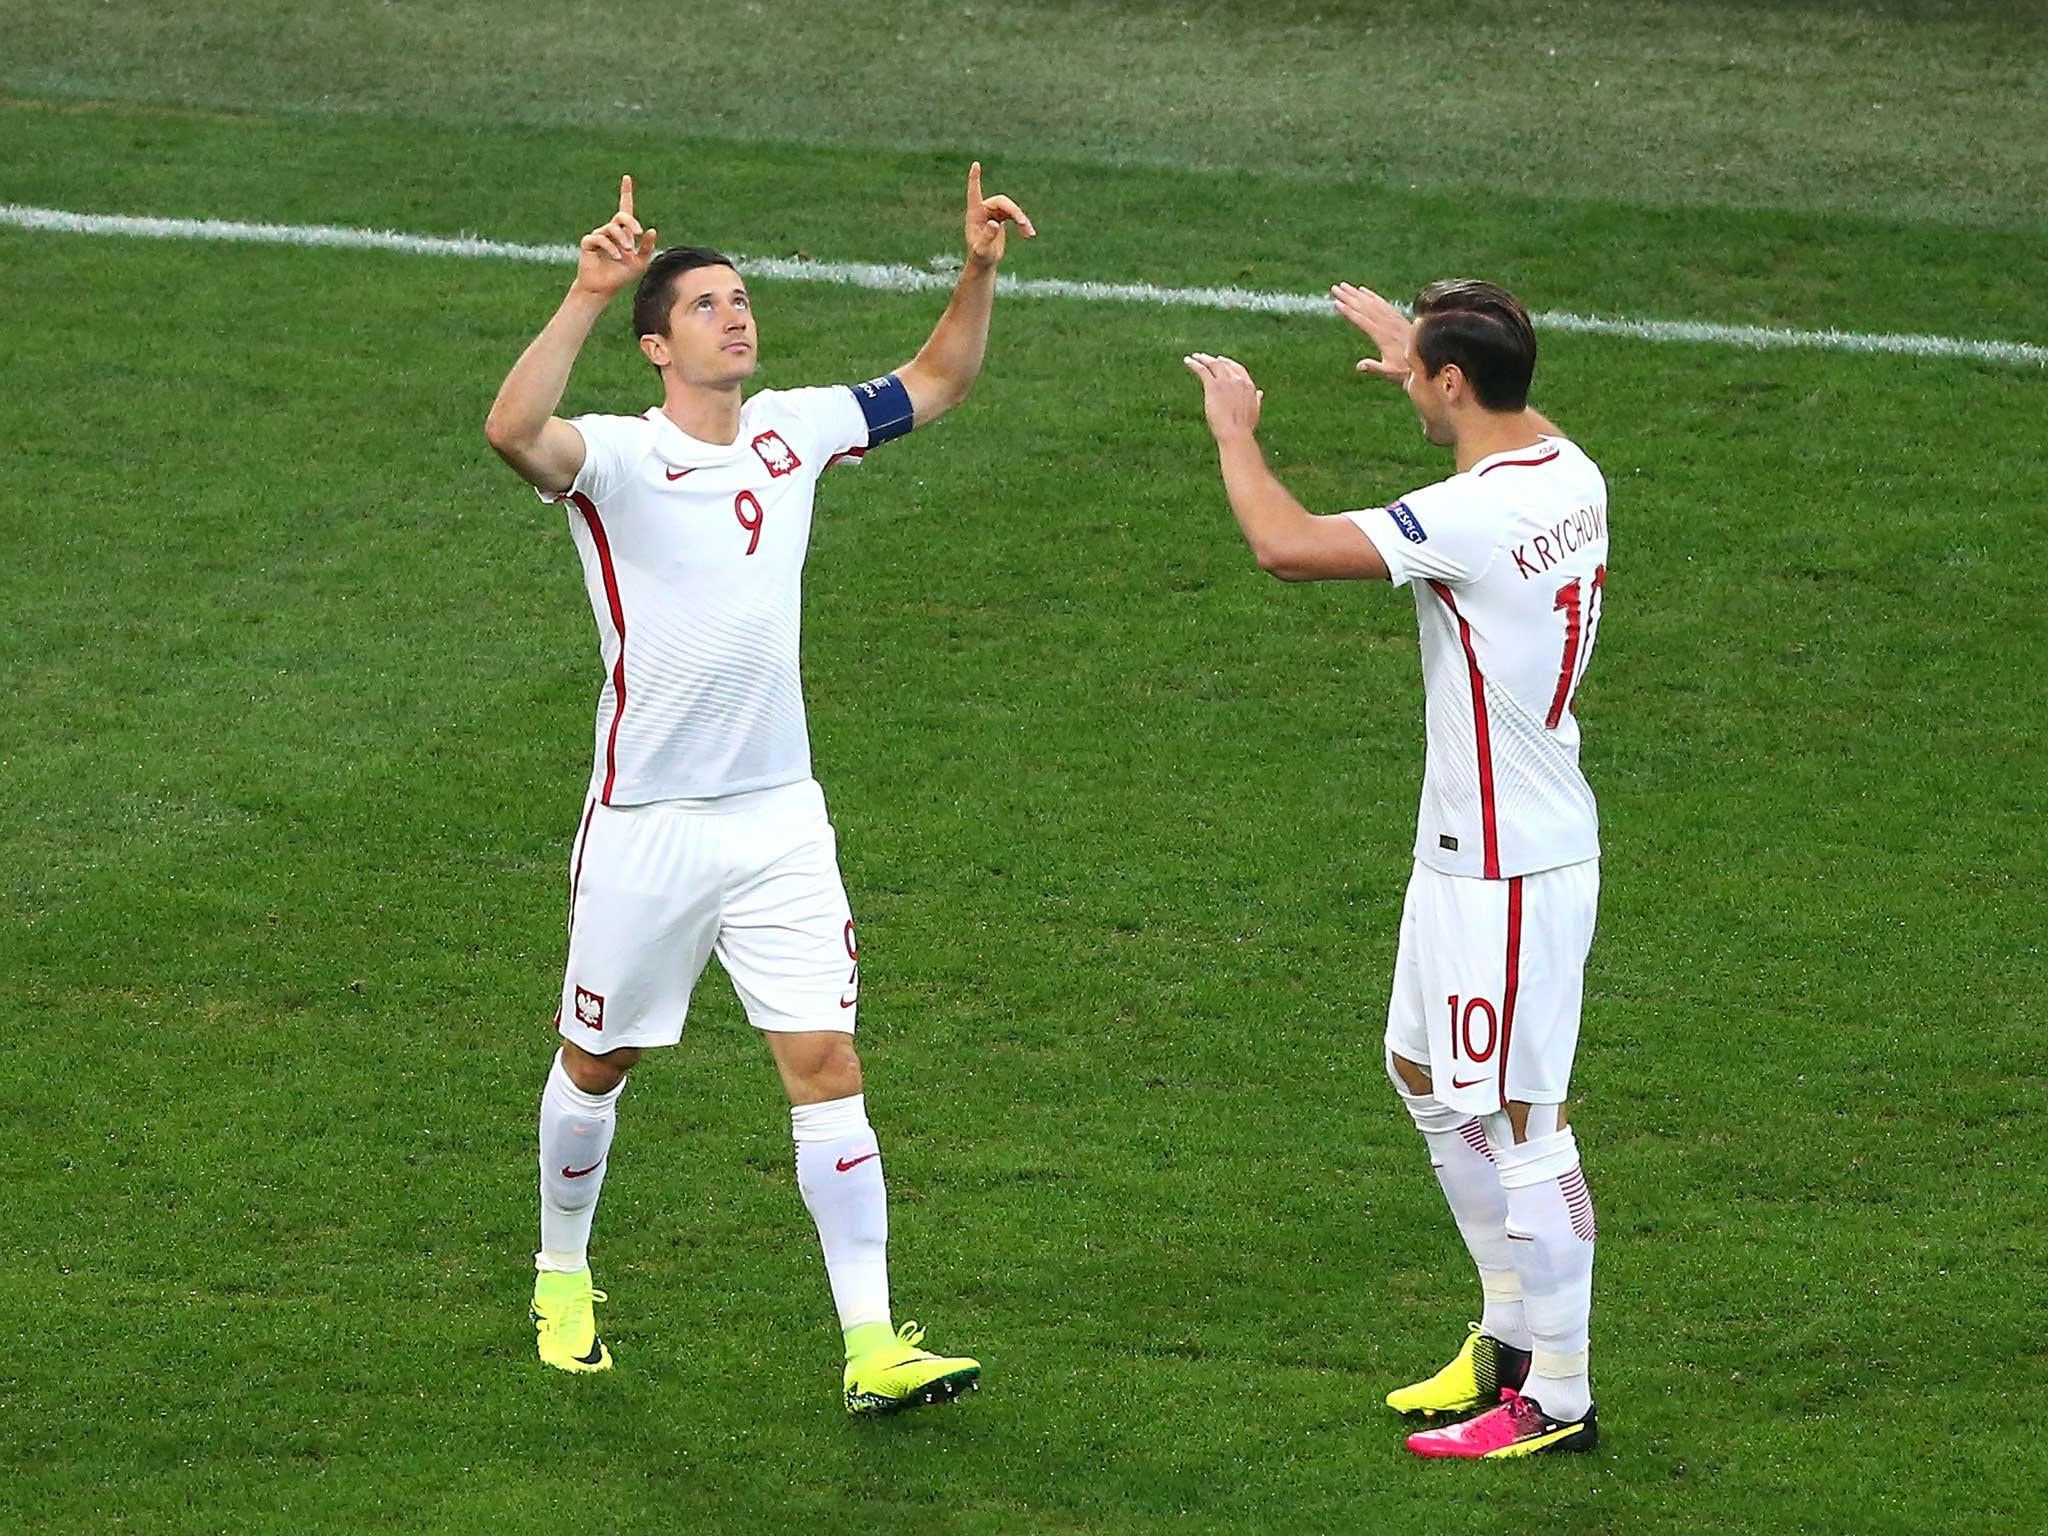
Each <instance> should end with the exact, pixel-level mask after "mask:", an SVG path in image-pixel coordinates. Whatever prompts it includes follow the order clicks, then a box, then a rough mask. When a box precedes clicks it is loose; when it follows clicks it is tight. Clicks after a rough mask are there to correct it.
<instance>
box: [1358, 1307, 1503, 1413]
mask: <svg viewBox="0 0 2048 1536" xmlns="http://www.w3.org/2000/svg"><path fill="white" fill-rule="evenodd" d="M1466 1327H1467V1329H1468V1330H1469V1331H1468V1332H1467V1333H1466V1335H1465V1343H1464V1346H1463V1347H1462V1348H1460V1349H1459V1351H1458V1353H1457V1356H1456V1358H1455V1359H1453V1360H1452V1361H1451V1363H1450V1364H1449V1365H1447V1366H1445V1367H1444V1368H1443V1369H1442V1370H1440V1371H1438V1372H1437V1373H1436V1374H1435V1375H1434V1376H1432V1377H1430V1378H1429V1380H1427V1381H1418V1382H1416V1383H1414V1384H1413V1385H1412V1386H1406V1387H1397V1388H1395V1389H1394V1390H1393V1391H1392V1392H1389V1393H1388V1394H1387V1406H1388V1407H1389V1408H1391V1409H1393V1410H1394V1412H1396V1413H1420V1414H1426V1415H1429V1416H1430V1417H1435V1416H1436V1415H1437V1414H1439V1413H1470V1412H1471V1411H1472V1410H1473V1409H1475V1408H1485V1407H1488V1406H1490V1405H1492V1404H1494V1403H1497V1402H1499V1401H1500V1389H1501V1388H1502V1387H1519V1386H1521V1384H1522V1383H1523V1382H1524V1381H1526V1380H1528V1379H1529V1351H1527V1350H1526V1349H1510V1348H1509V1347H1508V1346H1507V1345H1505V1344H1503V1343H1501V1341H1500V1340H1499V1339H1496V1338H1494V1337H1492V1336H1491V1335H1489V1334H1484V1333H1481V1332H1480V1331H1479V1325H1478V1324H1477V1323H1468V1324H1466Z"/></svg>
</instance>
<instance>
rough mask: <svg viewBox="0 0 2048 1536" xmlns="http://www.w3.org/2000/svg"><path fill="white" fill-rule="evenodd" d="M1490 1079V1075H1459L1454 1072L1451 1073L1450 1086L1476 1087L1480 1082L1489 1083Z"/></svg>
mask: <svg viewBox="0 0 2048 1536" xmlns="http://www.w3.org/2000/svg"><path fill="white" fill-rule="evenodd" d="M1492 1081H1493V1079H1492V1078H1490V1077H1459V1076H1458V1075H1457V1074H1456V1073H1452V1074H1451V1086H1452V1087H1453V1088H1477V1087H1478V1086H1479V1085H1480V1084H1481V1083H1490V1082H1492Z"/></svg>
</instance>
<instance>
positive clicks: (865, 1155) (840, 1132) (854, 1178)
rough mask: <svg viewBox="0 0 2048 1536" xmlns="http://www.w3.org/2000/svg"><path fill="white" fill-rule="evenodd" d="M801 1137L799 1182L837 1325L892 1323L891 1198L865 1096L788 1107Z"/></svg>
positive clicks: (792, 1130) (797, 1137) (795, 1131)
mask: <svg viewBox="0 0 2048 1536" xmlns="http://www.w3.org/2000/svg"><path fill="white" fill-rule="evenodd" d="M789 1128H790V1134H791V1135H792V1136H793V1137H794V1138H795V1140H796V1182H797V1188H799V1189H801V1190H802V1191H803V1196H804V1204H805V1205H806V1206H808V1207H809V1208H810V1212H811V1220H813V1221H815V1222H816V1223H817V1224H818V1242H819V1244H820V1245H821V1246H822V1247H823V1248H824V1250H825V1274H826V1276H827V1278H829V1279H830V1280H831V1282H832V1302H833V1305H834V1306H836V1307H837V1308H838V1309H839V1326H840V1328H841V1329H842V1330H846V1329H852V1328H857V1327H860V1326H862V1325H863V1324H868V1323H880V1324H882V1325H883V1326H884V1327H887V1326H888V1324H889V1195H888V1191H887V1189H886V1187H885V1186H884V1184H883V1182H882V1154H881V1147H880V1144H879V1143H877V1142H876V1140H875V1133H874V1130H873V1128H872V1127H870V1126H869V1125H868V1110H867V1098H866V1096H865V1095H863V1094H858V1093H856V1094H854V1095H852V1096H851V1097H850V1098H844V1099H831V1100H828V1101H827V1102H825V1103H823V1104H797V1105H794V1106H792V1107H791V1109H790V1111H789Z"/></svg>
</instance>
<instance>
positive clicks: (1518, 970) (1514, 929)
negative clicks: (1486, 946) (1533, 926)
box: [1500, 875, 1522, 1109]
mask: <svg viewBox="0 0 2048 1536" xmlns="http://www.w3.org/2000/svg"><path fill="white" fill-rule="evenodd" d="M1521 984H1522V877H1521V876H1520V875H1516V876H1515V877H1514V879H1512V880H1510V881H1509V882H1508V969H1507V980H1506V983H1505V984H1504V985H1503V986H1502V988H1501V997H1500V1107H1501V1108H1502V1109H1506V1108H1507V1107H1508V1047H1509V1046H1510V1045H1512V1044H1513V1042H1514V1038H1515V992H1516V991H1517V990H1518V989H1519V988H1520V986H1521Z"/></svg>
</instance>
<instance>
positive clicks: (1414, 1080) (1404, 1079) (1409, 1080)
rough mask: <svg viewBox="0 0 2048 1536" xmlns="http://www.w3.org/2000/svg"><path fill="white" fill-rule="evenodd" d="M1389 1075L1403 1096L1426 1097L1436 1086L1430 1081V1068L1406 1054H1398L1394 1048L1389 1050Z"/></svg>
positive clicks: (1397, 1090) (1396, 1089)
mask: <svg viewBox="0 0 2048 1536" xmlns="http://www.w3.org/2000/svg"><path fill="white" fill-rule="evenodd" d="M1387 1076H1388V1078H1390V1079H1391V1080H1392V1081H1393V1084H1394V1088H1395V1091H1396V1092H1398V1093H1400V1094H1401V1096H1402V1097H1403V1098H1414V1099H1419V1098H1423V1097H1426V1096H1427V1095H1428V1094H1429V1093H1430V1092H1431V1091H1432V1089H1433V1087H1434V1085H1433V1084H1432V1083H1431V1082H1430V1077H1429V1068H1427V1067H1425V1066H1423V1065H1422V1064H1421V1063H1419V1062H1413V1061H1410V1060H1409V1059H1408V1058H1407V1057H1406V1056H1399V1055H1396V1054H1395V1053H1394V1051H1393V1050H1392V1049H1389V1050H1388V1051H1387Z"/></svg>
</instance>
